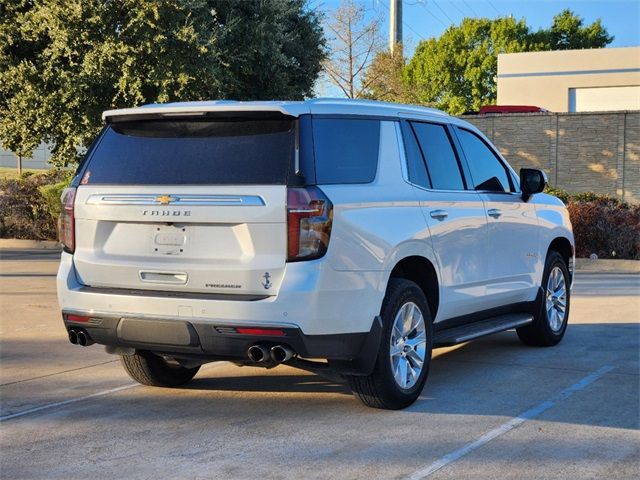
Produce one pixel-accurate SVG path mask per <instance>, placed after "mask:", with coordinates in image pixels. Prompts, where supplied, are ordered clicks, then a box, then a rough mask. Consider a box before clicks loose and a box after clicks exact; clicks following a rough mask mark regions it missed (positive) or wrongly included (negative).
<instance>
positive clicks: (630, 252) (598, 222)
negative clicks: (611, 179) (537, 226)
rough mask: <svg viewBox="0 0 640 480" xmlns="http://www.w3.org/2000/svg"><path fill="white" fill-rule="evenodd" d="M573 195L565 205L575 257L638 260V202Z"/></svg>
mask: <svg viewBox="0 0 640 480" xmlns="http://www.w3.org/2000/svg"><path fill="white" fill-rule="evenodd" d="M583 198H595V199H593V200H589V201H582V200H579V199H577V198H576V197H574V198H573V199H572V200H571V201H570V202H569V204H568V205H567V208H568V210H569V215H570V216H571V223H572V224H573V233H574V235H575V239H576V256H578V257H588V256H590V255H591V254H592V253H595V254H596V255H598V257H599V258H625V259H633V260H640V205H629V204H627V203H624V202H621V201H620V200H618V199H616V198H611V197H605V196H600V195H596V196H595V197H588V196H584V197H583Z"/></svg>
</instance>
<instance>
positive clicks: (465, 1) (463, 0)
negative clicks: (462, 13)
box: [462, 0, 479, 17]
mask: <svg viewBox="0 0 640 480" xmlns="http://www.w3.org/2000/svg"><path fill="white" fill-rule="evenodd" d="M462 3H464V4H465V5H466V6H467V7H468V8H469V10H471V11H472V12H473V14H474V15H475V16H476V17H479V15H478V12H476V11H475V10H474V9H473V8H472V7H471V5H469V4H468V3H467V0H462Z"/></svg>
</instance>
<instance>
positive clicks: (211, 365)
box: [0, 362, 229, 422]
mask: <svg viewBox="0 0 640 480" xmlns="http://www.w3.org/2000/svg"><path fill="white" fill-rule="evenodd" d="M106 363H109V362H106ZM224 365H229V362H215V363H209V364H206V365H204V366H203V367H202V368H201V369H200V371H201V372H206V371H208V370H213V369H214V368H219V367H222V366H224ZM139 386H140V384H139V383H130V384H128V385H123V386H121V387H116V388H111V389H109V390H102V391H101V392H96V393H92V394H91V395H85V396H84V397H76V398H70V399H69V400H64V401H62V402H55V403H47V404H45V405H40V406H39V407H33V408H29V409H27V410H22V411H20V412H15V413H10V414H9V415H3V416H1V417H0V422H4V421H6V420H11V419H12V418H17V417H22V416H24V415H29V414H31V413H36V412H40V411H42V410H49V409H50V408H55V407H61V406H63V405H69V404H70V403H76V402H82V401H83V400H89V399H90V398H95V397H102V396H104V395H109V394H110V393H116V392H121V391H122V390H128V389H130V388H133V387H139Z"/></svg>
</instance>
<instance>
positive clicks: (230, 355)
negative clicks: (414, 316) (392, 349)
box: [62, 310, 381, 375]
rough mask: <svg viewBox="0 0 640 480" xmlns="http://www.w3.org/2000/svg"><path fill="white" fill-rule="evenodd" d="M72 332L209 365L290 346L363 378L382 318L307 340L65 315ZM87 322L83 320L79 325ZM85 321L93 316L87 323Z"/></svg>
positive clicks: (178, 322)
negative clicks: (262, 348)
mask: <svg viewBox="0 0 640 480" xmlns="http://www.w3.org/2000/svg"><path fill="white" fill-rule="evenodd" d="M62 317H63V320H64V324H65V327H66V329H67V330H71V329H81V330H84V331H86V332H87V333H88V334H89V336H90V337H91V338H92V339H93V341H95V342H96V343H99V344H102V345H107V346H110V347H120V348H133V349H136V350H148V351H151V352H154V353H159V354H165V355H169V356H173V357H176V358H197V359H201V360H203V361H215V360H229V361H237V362H247V361H248V360H249V359H248V357H247V350H248V349H249V347H250V346H252V345H255V344H258V343H259V344H262V345H267V346H274V345H285V346H288V347H289V348H291V349H292V350H293V351H294V352H295V353H296V354H298V355H299V356H300V357H303V358H325V359H327V360H329V361H333V362H332V366H333V367H334V369H335V370H336V371H338V372H340V373H346V374H356V375H363V374H368V373H370V371H371V370H372V368H373V364H374V362H375V358H376V356H377V353H378V346H379V344H380V334H381V322H380V320H379V318H378V317H376V321H374V322H373V325H372V327H371V330H370V331H369V332H365V333H347V334H333V335H305V334H303V333H302V332H301V331H300V329H298V328H295V327H291V326H290V325H274V324H269V325H265V324H260V325H256V326H255V327H256V328H261V329H265V328H269V329H277V330H278V333H279V335H278V336H273V335H254V334H251V335H247V334H242V333H238V331H237V330H236V328H237V325H235V326H234V325H224V324H213V323H211V322H208V321H199V320H197V319H192V320H190V321H186V320H182V319H176V318H153V317H143V318H140V317H136V318H132V317H122V316H120V315H112V314H108V313H101V312H87V311H78V310H74V311H63V312H62ZM77 317H83V321H77V320H76V318H77ZM84 317H88V319H87V320H86V321H85V318H84Z"/></svg>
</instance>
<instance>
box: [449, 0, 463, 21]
mask: <svg viewBox="0 0 640 480" xmlns="http://www.w3.org/2000/svg"><path fill="white" fill-rule="evenodd" d="M449 4H450V5H451V6H452V7H453V8H455V9H456V10H458V11H459V12H460V13H461V14H462V17H463V18H464V17H466V16H467V14H466V13H464V12H463V11H462V10H461V9H460V8H459V7H458V5H456V2H455V0H453V1H450V2H449Z"/></svg>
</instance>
